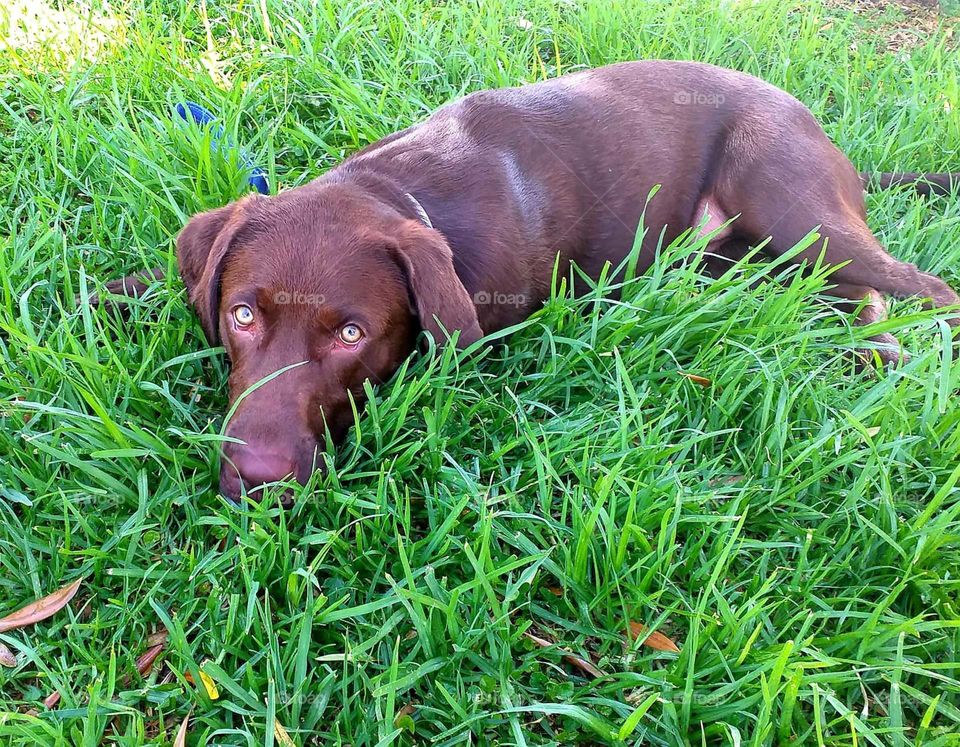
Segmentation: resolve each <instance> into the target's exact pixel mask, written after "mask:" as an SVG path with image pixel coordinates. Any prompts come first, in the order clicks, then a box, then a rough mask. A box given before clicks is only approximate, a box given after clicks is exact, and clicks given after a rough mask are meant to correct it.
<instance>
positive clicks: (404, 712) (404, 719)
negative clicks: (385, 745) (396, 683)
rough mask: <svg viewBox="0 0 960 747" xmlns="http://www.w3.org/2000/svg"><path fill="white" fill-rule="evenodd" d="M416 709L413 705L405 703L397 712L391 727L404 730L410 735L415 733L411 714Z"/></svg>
mask: <svg viewBox="0 0 960 747" xmlns="http://www.w3.org/2000/svg"><path fill="white" fill-rule="evenodd" d="M416 710H417V707H416V706H415V705H413V703H407V704H406V705H405V706H404V707H403V708H401V709H400V710H399V711H397V715H396V716H395V717H394V719H393V726H394V728H396V729H406V730H407V731H409V732H410V733H411V734H413V733H415V731H416V725H415V724H414V722H413V714H414V712H415V711H416Z"/></svg>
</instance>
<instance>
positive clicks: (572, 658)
mask: <svg viewBox="0 0 960 747" xmlns="http://www.w3.org/2000/svg"><path fill="white" fill-rule="evenodd" d="M524 635H525V636H526V637H527V638H528V639H530V640H531V641H533V642H534V643H536V644H537V645H538V646H540V647H541V648H550V647H551V646H553V645H554V644H553V643H551V642H550V641H548V640H547V639H546V638H540V637H539V636H536V635H534V634H533V633H531V632H530V631H527V632H525V633H524ZM560 651H561V652H562V653H563V660H564V661H565V662H567V664H570V665H571V666H574V667H576V668H577V669H579V670H580V671H581V672H586V673H587V674H589V675H591V676H593V677H603V672H601V671H600V670H599V669H597V668H596V667H595V666H594V664H593V662H591V661H587V660H586V659H584V658H582V657H580V656H577V655H576V654H571V653H570V652H569V651H566V650H565V649H560Z"/></svg>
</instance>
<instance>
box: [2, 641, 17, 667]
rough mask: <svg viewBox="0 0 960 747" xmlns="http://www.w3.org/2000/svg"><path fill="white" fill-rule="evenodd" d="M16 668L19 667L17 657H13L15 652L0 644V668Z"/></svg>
mask: <svg viewBox="0 0 960 747" xmlns="http://www.w3.org/2000/svg"><path fill="white" fill-rule="evenodd" d="M15 666H17V657H16V656H14V655H13V651H11V650H10V649H8V648H7V647H6V646H4V645H3V644H2V643H0V667H15Z"/></svg>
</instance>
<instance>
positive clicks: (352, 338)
mask: <svg viewBox="0 0 960 747" xmlns="http://www.w3.org/2000/svg"><path fill="white" fill-rule="evenodd" d="M362 339H363V330H362V329H360V328H359V327H358V326H357V325H356V324H344V325H343V326H342V327H341V328H340V340H341V342H343V343H345V344H347V345H356V344H357V343H358V342H360V340H362Z"/></svg>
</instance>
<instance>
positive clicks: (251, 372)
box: [177, 184, 482, 498]
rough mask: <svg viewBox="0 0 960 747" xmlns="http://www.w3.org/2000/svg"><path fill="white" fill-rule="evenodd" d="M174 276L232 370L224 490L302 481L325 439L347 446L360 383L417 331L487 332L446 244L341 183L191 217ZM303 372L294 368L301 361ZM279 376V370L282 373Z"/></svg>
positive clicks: (384, 367) (395, 362)
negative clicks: (178, 277)
mask: <svg viewBox="0 0 960 747" xmlns="http://www.w3.org/2000/svg"><path fill="white" fill-rule="evenodd" d="M177 260H178V265H179V269H180V274H181V276H182V278H183V281H184V283H185V284H186V286H187V290H188V293H189V298H190V301H191V303H192V304H193V306H194V308H195V309H196V312H197V315H198V316H199V318H200V322H201V324H202V326H203V330H204V332H205V333H206V336H207V338H208V339H209V341H210V343H211V344H213V345H216V344H220V343H222V344H223V346H224V348H225V349H226V352H227V355H228V356H229V359H230V363H231V374H230V403H231V406H232V405H233V404H234V403H235V402H236V401H237V399H238V398H241V395H243V394H244V393H245V392H247V390H249V389H250V388H251V387H254V385H257V384H258V383H259V384H260V385H259V386H257V387H255V388H253V389H252V390H251V391H249V392H248V393H247V394H246V396H243V397H242V400H241V401H240V403H239V405H238V406H237V407H236V410H235V412H234V414H233V417H232V418H231V420H230V422H229V423H228V424H227V430H226V434H227V436H228V437H230V438H231V439H236V440H235V441H231V442H229V443H226V444H225V445H224V448H223V460H222V466H221V471H220V487H221V491H222V492H223V493H224V495H226V496H228V497H230V498H237V497H238V496H239V495H240V494H241V491H242V487H243V488H245V489H246V490H247V491H248V492H251V491H253V490H255V489H256V488H258V487H259V486H261V485H262V484H264V483H268V482H274V481H278V480H283V479H285V478H288V477H294V478H296V479H297V480H298V481H300V482H301V483H302V482H305V481H306V480H307V479H308V477H309V476H310V474H311V473H312V472H313V470H314V469H315V465H316V464H317V456H316V454H317V450H318V449H322V448H323V445H324V444H325V442H326V438H327V435H328V434H329V436H330V438H331V439H332V441H333V442H334V443H337V442H339V441H340V440H342V438H343V437H344V435H345V434H346V432H347V431H348V430H349V427H350V424H351V423H352V422H353V408H354V405H353V404H352V403H351V398H352V399H353V401H354V402H355V403H356V405H357V406H358V407H359V406H360V405H362V402H363V399H364V382H365V381H367V380H369V381H370V382H372V383H374V384H376V383H378V382H381V381H383V380H385V379H387V378H389V377H390V376H391V375H392V374H393V373H394V372H395V371H396V370H397V368H398V367H399V366H400V364H401V363H402V362H403V360H404V359H405V358H406V357H407V356H408V355H409V354H410V353H411V352H412V351H413V348H414V345H415V341H416V338H417V335H418V333H419V332H420V330H421V329H425V330H428V331H430V332H431V333H433V335H434V337H435V338H436V340H437V341H438V343H440V342H443V341H444V340H446V335H445V333H444V330H446V332H448V333H450V334H452V333H453V332H454V331H459V332H460V337H459V344H460V345H461V346H465V345H467V344H469V343H471V342H473V341H475V340H477V339H478V338H479V337H481V336H482V332H481V330H480V327H479V324H478V322H477V315H476V310H475V309H474V306H473V304H472V303H471V301H470V297H469V296H468V294H467V292H466V290H465V289H464V287H463V284H462V283H461V282H460V280H459V278H458V277H457V274H456V272H455V271H454V267H453V257H452V254H451V250H450V247H449V245H448V244H447V242H446V241H445V240H444V238H443V236H442V235H441V234H440V233H438V232H437V231H435V230H433V229H431V228H429V227H428V226H427V225H425V224H424V223H423V222H422V221H420V220H418V219H416V218H411V217H409V216H408V215H404V214H403V212H402V211H400V210H398V209H397V208H395V207H391V206H390V205H388V204H386V203H384V202H382V201H380V200H378V199H377V198H375V197H373V196H371V195H369V194H367V193H365V192H364V191H362V190H360V189H358V188H356V187H352V186H349V185H343V184H330V185H319V184H317V185H307V186H305V187H301V188H299V189H296V190H291V191H290V192H287V193H284V194H283V195H280V196H277V197H270V198H264V197H259V196H250V197H246V198H244V199H242V200H240V201H238V202H236V203H233V204H231V205H228V206H226V207H223V208H219V209H217V210H212V211H210V212H206V213H202V214H200V215H197V216H195V217H194V218H193V219H192V220H191V221H190V222H189V223H188V224H187V226H186V227H185V228H184V229H183V231H182V232H181V233H180V236H179V238H178V241H177ZM297 364H299V365H297ZM280 371H282V373H279V374H278V373H277V372H280Z"/></svg>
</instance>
